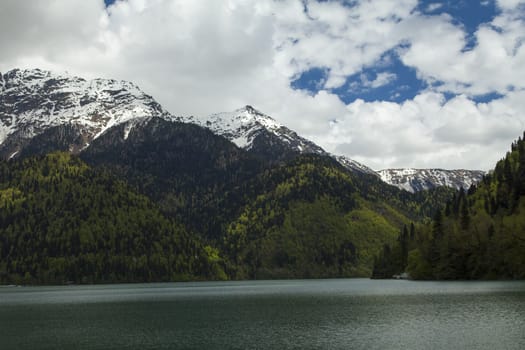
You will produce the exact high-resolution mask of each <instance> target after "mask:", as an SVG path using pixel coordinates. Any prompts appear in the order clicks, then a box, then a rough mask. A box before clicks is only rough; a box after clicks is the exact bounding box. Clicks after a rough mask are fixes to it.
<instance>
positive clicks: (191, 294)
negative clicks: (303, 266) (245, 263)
mask: <svg viewBox="0 0 525 350" xmlns="http://www.w3.org/2000/svg"><path fill="white" fill-rule="evenodd" d="M0 349H2V350H5V349H447V350H448V349H525V281H516V282H413V281H396V280H368V279H333V280H290V281H242V282H196V283H159V284H119V285H95V286H59V287H0Z"/></svg>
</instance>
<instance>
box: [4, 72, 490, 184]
mask: <svg viewBox="0 0 525 350" xmlns="http://www.w3.org/2000/svg"><path fill="white" fill-rule="evenodd" d="M153 117H159V118H162V119H165V120H169V121H180V122H186V123H193V124H197V125H200V126H202V127H205V128H208V129H210V130H211V131H212V132H214V133H215V134H217V135H220V136H223V137H225V138H226V139H228V140H229V141H231V142H233V143H234V144H235V145H236V146H237V147H239V148H242V149H245V150H247V151H249V152H251V153H252V154H255V155H257V156H259V157H260V158H262V159H264V160H266V161H267V162H270V163H280V164H283V163H284V162H286V161H289V160H291V159H293V158H294V157H296V156H297V155H300V154H317V155H322V156H329V157H331V158H333V159H335V160H336V161H337V162H338V163H339V164H341V165H342V166H343V167H345V168H346V169H348V170H350V171H353V172H356V173H360V174H369V175H375V176H378V177H379V178H381V179H382V180H383V181H385V182H386V183H388V184H390V185H393V186H396V187H398V188H400V189H404V190H407V191H409V192H412V193H414V192H416V191H420V190H427V189H431V188H435V187H437V186H443V185H445V186H451V187H453V188H459V187H465V188H468V187H469V186H470V185H471V184H472V183H475V182H478V181H479V180H480V179H481V175H480V174H481V172H479V171H462V170H453V171H449V173H446V174H445V173H443V172H442V174H441V175H440V176H428V175H427V174H424V171H423V170H425V171H430V170H432V169H423V170H422V171H417V172H413V173H412V174H406V173H407V171H401V173H403V174H404V175H403V176H400V175H399V173H400V172H398V171H397V170H399V169H386V170H381V171H378V172H376V171H374V170H372V169H370V168H369V167H367V166H366V165H364V164H361V163H359V162H356V161H354V160H352V159H350V158H348V157H347V156H343V155H334V154H331V153H329V152H327V151H325V150H324V149H323V148H322V147H320V146H319V145H317V144H315V143H314V142H312V141H310V140H308V139H306V138H304V137H302V136H300V135H299V134H297V133H296V132H295V131H293V130H291V129H289V128H288V127H286V126H285V125H283V124H281V123H279V122H278V121H277V120H275V119H274V118H272V117H270V116H269V115H266V114H264V113H262V112H260V111H258V110H257V109H255V108H254V107H252V106H250V105H246V106H244V107H242V108H240V109H237V110H235V111H233V112H222V113H216V114H212V115H210V116H208V117H206V118H204V119H198V118H193V117H176V116H174V115H172V114H171V113H169V112H168V111H167V110H165V109H164V108H163V107H162V106H161V105H160V104H159V103H158V102H156V101H155V99H154V98H153V97H151V96H150V95H147V94H145V93H144V92H143V91H142V90H141V89H140V88H139V87H138V86H137V85H135V84H134V83H131V82H127V81H117V80H114V79H91V80H86V79H83V78H80V77H76V76H72V75H69V74H56V73H53V72H50V71H45V70H40V69H24V70H22V69H13V70H10V71H8V72H6V73H4V74H0V157H2V158H4V159H9V158H13V157H17V156H20V155H24V154H28V153H29V154H30V153H31V152H30V150H32V152H37V153H42V150H44V149H45V150H50V151H51V150H53V146H55V150H62V151H68V152H71V153H74V154H76V153H79V152H80V151H82V150H84V149H86V148H87V147H89V145H90V143H91V142H93V140H95V139H97V138H98V137H100V136H101V135H102V134H104V133H105V132H106V131H108V130H109V129H111V128H112V127H113V126H116V125H120V124H123V123H126V125H127V126H126V128H125V129H124V131H123V137H124V139H126V138H127V136H128V135H129V132H130V130H131V129H132V128H134V127H135V126H137V125H140V124H141V121H142V120H148V119H150V118H153ZM49 140H55V141H54V142H55V144H53V143H52V142H51V141H49ZM37 141H38V142H37ZM42 144H45V147H42ZM39 148H41V150H39ZM24 149H26V151H24ZM435 170H436V171H437V170H439V169H435ZM462 176H463V179H461V177H462Z"/></svg>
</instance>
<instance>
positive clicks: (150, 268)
mask: <svg viewBox="0 0 525 350" xmlns="http://www.w3.org/2000/svg"><path fill="white" fill-rule="evenodd" d="M219 261H220V259H219V257H218V256H216V251H215V250H213V249H211V248H210V247H208V248H206V247H204V246H203V245H202V243H200V242H199V240H198V239H197V238H196V237H194V236H192V235H190V234H189V233H188V232H187V231H186V230H185V229H184V228H183V227H182V226H181V225H180V224H176V223H174V222H173V221H171V220H170V219H168V218H166V217H165V216H164V215H162V214H161V212H160V211H159V210H158V208H157V206H156V205H155V204H154V203H152V202H151V201H150V200H149V199H148V198H147V197H145V196H143V195H140V194H137V193H136V192H134V191H133V190H132V189H131V188H130V187H129V186H127V185H126V184H125V182H123V181H121V180H118V179H116V178H115V177H114V176H112V175H110V174H109V173H107V172H101V171H98V170H94V169H92V168H90V167H88V166H87V165H86V164H85V163H83V162H81V161H80V160H79V159H78V158H75V157H73V156H71V155H70V154H68V153H52V154H49V155H46V156H43V157H36V158H35V157H32V158H26V159H24V160H20V161H19V160H17V161H9V162H6V161H1V160H0V282H1V283H17V284H20V283H31V284H34V283H45V284H49V283H59V284H60V283H64V282H74V283H100V282H139V281H140V282H149V281H173V280H185V279H198V278H201V279H204V278H206V279H214V278H221V277H222V278H224V273H223V272H222V269H221V267H220V266H219V265H218V263H219Z"/></svg>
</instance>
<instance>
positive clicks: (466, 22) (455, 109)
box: [0, 0, 525, 170]
mask: <svg viewBox="0 0 525 350" xmlns="http://www.w3.org/2000/svg"><path fill="white" fill-rule="evenodd" d="M0 48H1V49H0V72H6V71H8V70H10V69H13V68H41V69H49V70H52V71H56V72H66V71H67V72H68V73H69V74H73V75H79V76H82V77H85V78H96V77H101V78H114V79H123V80H129V81H133V82H134V83H136V84H137V85H139V86H140V87H141V89H142V90H144V91H145V92H146V93H148V94H150V95H152V96H153V97H154V98H155V99H156V100H157V101H158V102H159V103H161V104H162V105H163V106H164V107H165V108H166V109H167V110H168V111H170V112H171V113H172V114H174V115H177V116H190V115H191V116H195V117H198V118H202V117H205V116H207V115H209V114H212V113H217V112H224V111H233V110H235V109H238V108H241V107H242V106H244V105H252V106H254V107H255V108H256V109H258V110H260V111H261V112H263V113H266V114H268V115H270V116H272V117H274V118H275V119H276V120H277V121H279V122H281V123H283V124H285V125H286V126H288V127H290V128H291V129H293V130H295V131H297V132H298V133H299V134H300V135H302V136H304V137H306V138H309V139H311V140H312V141H314V142H316V143H317V144H319V145H320V146H322V147H323V148H325V149H326V150H327V151H329V152H332V153H335V154H339V155H346V156H348V157H350V158H352V159H354V160H357V161H359V162H361V163H363V164H365V165H367V166H369V167H371V168H373V169H375V170H380V169H384V168H399V167H415V168H445V169H458V168H464V169H481V170H489V169H491V168H493V166H494V165H495V162H496V161H498V160H499V159H501V158H503V157H504V155H505V153H506V152H507V151H508V150H509V148H510V144H511V142H512V141H513V140H515V139H517V138H518V137H519V136H521V135H523V131H524V130H525V0H480V1H474V0H468V1H467V0H456V1H427V0H419V1H418V0H396V1H392V0H368V1H365V0H363V1H355V0H340V1H336V0H332V1H330V0H323V1H321V0H213V1H209V0H117V1H110V0H106V1H103V0H49V1H31V2H26V1H19V0H2V1H1V2H0Z"/></svg>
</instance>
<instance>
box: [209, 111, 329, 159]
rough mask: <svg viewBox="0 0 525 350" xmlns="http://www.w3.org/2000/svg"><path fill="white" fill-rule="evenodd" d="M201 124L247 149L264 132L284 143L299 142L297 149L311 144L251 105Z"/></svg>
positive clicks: (212, 116) (211, 118) (221, 114)
mask: <svg viewBox="0 0 525 350" xmlns="http://www.w3.org/2000/svg"><path fill="white" fill-rule="evenodd" d="M201 124H202V126H205V127H207V128H209V129H211V130H212V131H213V132H214V133H216V134H219V135H222V136H224V137H226V138H227V139H229V140H230V141H232V142H233V143H235V144H236V145H237V146H239V147H241V148H245V149H251V148H252V147H253V142H254V140H255V139H256V138H257V137H258V136H259V135H261V133H264V132H269V133H271V134H273V135H275V136H277V137H278V138H279V139H281V140H282V141H283V142H287V143H290V144H291V143H292V142H293V141H298V145H297V148H300V147H302V146H303V144H306V143H311V142H310V141H308V140H306V139H303V138H301V137H299V136H298V135H297V134H296V133H295V132H293V131H292V130H290V129H288V128H286V127H285V126H284V125H282V124H280V123H278V122H277V121H276V120H275V119H273V118H272V117H270V116H268V115H266V114H264V113H261V112H259V111H258V110H256V109H255V108H253V107H252V106H249V105H248V106H244V107H242V108H239V109H237V110H235V111H233V112H223V113H217V114H212V115H211V116H209V117H208V118H207V119H205V120H204V121H201ZM319 149H320V148H319Z"/></svg>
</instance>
